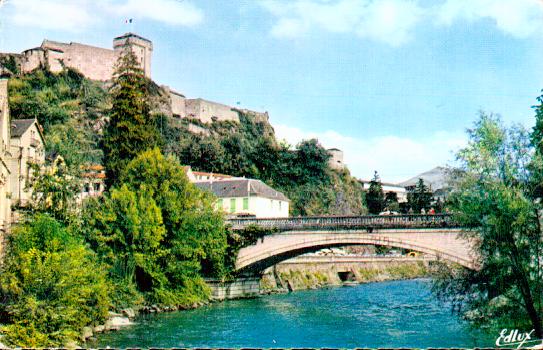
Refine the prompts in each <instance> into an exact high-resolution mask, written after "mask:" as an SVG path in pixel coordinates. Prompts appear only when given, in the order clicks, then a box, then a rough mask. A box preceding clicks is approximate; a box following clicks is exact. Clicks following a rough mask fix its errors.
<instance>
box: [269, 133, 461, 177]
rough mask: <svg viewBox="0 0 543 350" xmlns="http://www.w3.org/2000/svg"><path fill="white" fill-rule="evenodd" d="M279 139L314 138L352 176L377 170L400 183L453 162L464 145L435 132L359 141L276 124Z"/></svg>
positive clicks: (454, 137)
mask: <svg viewBox="0 0 543 350" xmlns="http://www.w3.org/2000/svg"><path fill="white" fill-rule="evenodd" d="M274 129H275V132H276V134H277V136H278V138H279V139H285V140H286V141H287V142H289V143H290V144H297V143H298V142H300V141H301V140H303V139H310V138H317V139H319V141H320V142H321V144H322V145H323V146H324V147H326V148H332V147H335V148H339V149H341V150H343V152H344V160H345V163H346V164H347V167H348V168H349V169H350V170H351V173H352V174H353V175H354V176H356V177H358V178H361V179H370V178H371V177H372V176H373V172H374V171H375V170H377V172H379V174H380V176H381V179H382V180H383V181H385V182H401V181H404V180H407V179H409V178H411V177H413V176H415V175H417V174H419V173H421V172H423V171H426V170H430V169H432V168H433V167H436V166H438V165H447V164H449V163H450V162H452V161H453V160H454V152H456V151H457V150H459V149H460V148H461V147H462V146H464V145H465V144H466V139H465V137H464V135H463V134H452V133H449V132H444V131H441V132H436V133H435V134H433V135H431V136H429V137H427V138H425V139H422V140H415V139H412V138H404V137H397V136H382V137H373V138H369V139H358V138H354V137H349V136H345V135H341V134H339V133H338V132H336V131H333V130H328V131H325V132H320V133H317V132H309V131H303V130H301V129H297V128H292V127H289V126H286V125H275V126H274Z"/></svg>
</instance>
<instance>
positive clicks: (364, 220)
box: [228, 214, 458, 231]
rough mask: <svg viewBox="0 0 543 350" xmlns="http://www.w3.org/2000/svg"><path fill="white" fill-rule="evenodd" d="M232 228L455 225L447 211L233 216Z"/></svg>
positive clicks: (422, 226) (284, 229) (427, 226)
mask: <svg viewBox="0 0 543 350" xmlns="http://www.w3.org/2000/svg"><path fill="white" fill-rule="evenodd" d="M228 222H229V223H230V225H231V226H232V228H233V229H234V230H241V229H244V228H246V227H247V226H250V225H256V226H258V227H261V228H266V229H277V230H281V231H291V230H302V229H322V230H325V229H353V228H357V229H368V230H369V231H371V230H372V229H374V228H375V229H377V228H439V227H456V226H458V225H457V224H456V223H455V222H454V221H453V218H452V216H451V215H450V214H428V215H423V214H421V215H365V216H307V217H291V218H263V219H256V218H235V219H230V220H228Z"/></svg>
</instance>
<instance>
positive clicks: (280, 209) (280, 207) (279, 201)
mask: <svg viewBox="0 0 543 350" xmlns="http://www.w3.org/2000/svg"><path fill="white" fill-rule="evenodd" d="M281 203H282V202H281V201H279V210H281Z"/></svg>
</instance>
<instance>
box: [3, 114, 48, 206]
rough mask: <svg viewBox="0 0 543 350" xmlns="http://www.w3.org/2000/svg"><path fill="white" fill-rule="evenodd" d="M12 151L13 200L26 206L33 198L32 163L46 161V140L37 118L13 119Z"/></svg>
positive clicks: (11, 177) (16, 203)
mask: <svg viewBox="0 0 543 350" xmlns="http://www.w3.org/2000/svg"><path fill="white" fill-rule="evenodd" d="M10 153H11V158H10V165H9V168H10V171H11V174H10V183H11V184H10V187H11V200H12V202H13V204H15V205H17V206H22V207H24V206H26V205H27V204H28V203H29V201H30V200H31V199H32V189H31V188H30V186H31V183H30V180H31V178H32V176H33V175H34V174H33V170H32V165H33V164H36V165H42V164H43V163H44V162H45V141H44V138H43V134H42V132H41V128H40V126H39V124H38V121H37V120H36V119H14V120H12V121H11V142H10Z"/></svg>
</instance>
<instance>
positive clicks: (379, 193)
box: [366, 171, 385, 214]
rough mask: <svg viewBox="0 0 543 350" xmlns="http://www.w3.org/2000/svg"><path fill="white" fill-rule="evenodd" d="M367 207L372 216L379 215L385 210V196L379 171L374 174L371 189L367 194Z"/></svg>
mask: <svg viewBox="0 0 543 350" xmlns="http://www.w3.org/2000/svg"><path fill="white" fill-rule="evenodd" d="M366 206H367V207H368V211H369V212H370V214H379V213H380V212H381V211H383V209H384V208H385V194H384V193H383V185H382V184H381V179H380V178H379V174H377V171H376V172H375V173H374V174H373V179H372V180H371V181H370V187H369V188H368V191H367V192H366Z"/></svg>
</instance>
